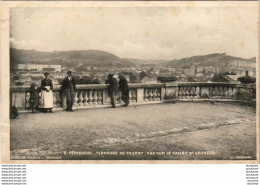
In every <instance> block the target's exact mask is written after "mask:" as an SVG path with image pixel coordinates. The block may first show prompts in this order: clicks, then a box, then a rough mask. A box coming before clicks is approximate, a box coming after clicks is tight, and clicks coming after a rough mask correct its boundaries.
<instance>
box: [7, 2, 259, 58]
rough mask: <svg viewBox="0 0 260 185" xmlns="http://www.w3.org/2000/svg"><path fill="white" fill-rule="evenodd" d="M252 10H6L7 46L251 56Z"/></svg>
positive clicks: (254, 29)
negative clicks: (8, 38) (7, 22)
mask: <svg viewBox="0 0 260 185" xmlns="http://www.w3.org/2000/svg"><path fill="white" fill-rule="evenodd" d="M257 18H258V12H257V9H256V8H252V7H251V8H250V7H244V8H242V7H239V8H234V7H223V8H222V7H217V8H216V7H193V8H191V7H190V8H188V7H187V8H186V7H169V8H168V7H161V8H157V7H154V8H146V7H140V8H121V7H114V8H108V7H104V8H87V7H82V8H65V7H63V8H12V9H11V11H10V45H11V47H13V48H17V49H35V50H38V51H68V50H102V51H106V52H110V53H112V54H114V55H117V56H119V57H122V58H135V59H147V60H151V59H153V60H173V59H180V58H184V57H191V56H195V55H205V54H210V53H226V54H228V55H232V56H237V57H242V58H251V57H255V56H256V52H257V31H258V30H257V29H258V25H257Z"/></svg>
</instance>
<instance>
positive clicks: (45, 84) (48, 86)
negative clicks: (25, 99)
mask: <svg viewBox="0 0 260 185" xmlns="http://www.w3.org/2000/svg"><path fill="white" fill-rule="evenodd" d="M44 77H45V78H44V79H43V80H42V81H41V108H42V109H43V112H45V113H46V112H47V111H48V110H49V111H50V112H51V113H52V109H53V94H52V91H53V84H52V81H51V80H50V79H49V73H44Z"/></svg>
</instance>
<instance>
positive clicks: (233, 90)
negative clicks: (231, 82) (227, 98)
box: [231, 87, 237, 98]
mask: <svg viewBox="0 0 260 185" xmlns="http://www.w3.org/2000/svg"><path fill="white" fill-rule="evenodd" d="M236 92H237V89H236V88H235V87H233V88H232V95H231V97H232V98H234V97H235V94H236Z"/></svg>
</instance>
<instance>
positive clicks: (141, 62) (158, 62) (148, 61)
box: [124, 58, 168, 65]
mask: <svg viewBox="0 0 260 185" xmlns="http://www.w3.org/2000/svg"><path fill="white" fill-rule="evenodd" d="M124 59H125V60H128V61H129V62H131V63H134V64H136V65H140V64H155V65H160V64H163V63H166V62H168V61H167V60H141V59H131V58H124Z"/></svg>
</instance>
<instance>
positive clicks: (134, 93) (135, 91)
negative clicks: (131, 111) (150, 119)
mask: <svg viewBox="0 0 260 185" xmlns="http://www.w3.org/2000/svg"><path fill="white" fill-rule="evenodd" d="M136 101H137V90H132V102H136Z"/></svg>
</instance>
